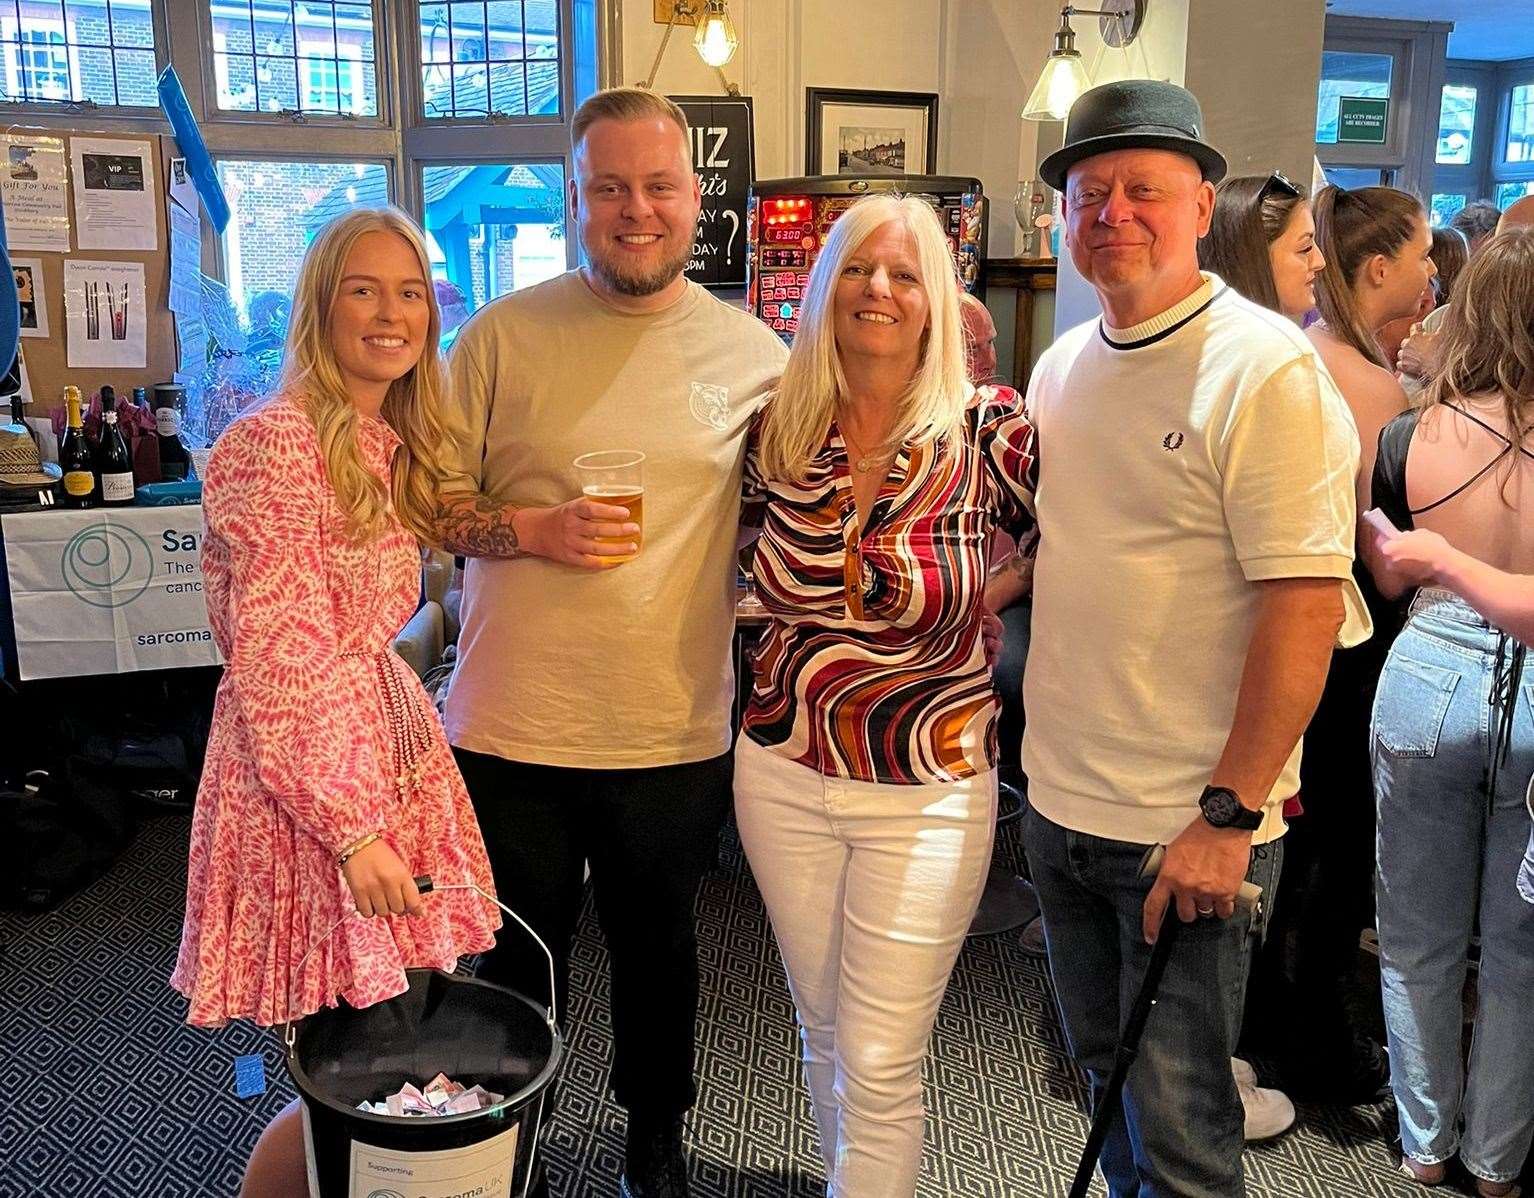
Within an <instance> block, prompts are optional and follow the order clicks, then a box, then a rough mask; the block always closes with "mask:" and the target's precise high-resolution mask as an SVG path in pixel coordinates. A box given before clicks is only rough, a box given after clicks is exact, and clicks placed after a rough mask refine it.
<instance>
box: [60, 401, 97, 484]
mask: <svg viewBox="0 0 1534 1198" xmlns="http://www.w3.org/2000/svg"><path fill="white" fill-rule="evenodd" d="M64 407H65V409H66V410H67V411H68V413H69V425H68V427H67V428H65V430H64V440H63V441H61V442H60V443H59V468H60V469H61V470H63V472H64V496H63V506H64V507H95V506H96V471H95V469H94V467H93V465H92V462H91V447H90V446H89V445H87V444H86V443H85V421H84V419H83V418H82V417H81V415H80V388H78V387H65V388H64Z"/></svg>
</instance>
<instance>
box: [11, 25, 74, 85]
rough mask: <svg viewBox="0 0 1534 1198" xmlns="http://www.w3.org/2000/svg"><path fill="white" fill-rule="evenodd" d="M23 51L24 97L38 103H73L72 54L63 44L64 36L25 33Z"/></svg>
mask: <svg viewBox="0 0 1534 1198" xmlns="http://www.w3.org/2000/svg"><path fill="white" fill-rule="evenodd" d="M20 49H21V53H20V58H21V71H20V76H21V77H20V80H19V89H20V91H21V94H22V95H24V96H27V97H28V98H31V99H38V100H68V99H70V94H69V78H70V72H69V51H68V49H67V48H66V47H65V44H64V34H63V32H62V31H61V30H58V29H23V30H22V31H21V46H20ZM13 86H16V85H15V84H13Z"/></svg>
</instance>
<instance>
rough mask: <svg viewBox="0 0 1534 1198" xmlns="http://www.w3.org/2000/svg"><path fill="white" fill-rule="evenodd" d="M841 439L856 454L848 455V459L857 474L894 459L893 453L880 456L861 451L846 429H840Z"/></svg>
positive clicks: (886, 463)
mask: <svg viewBox="0 0 1534 1198" xmlns="http://www.w3.org/2000/svg"><path fill="white" fill-rule="evenodd" d="M842 440H843V441H844V442H845V443H846V445H847V448H848V449H850V450H852V452H853V453H855V454H857V457H855V458H852V457H850V456H849V460H850V461H851V462H852V468H853V469H854V470H856V471H857V472H858V473H859V474H867V473H868V472H869V471H870V470H872V469H874V468H875V467H876V466H887V465H888V464H889V463H890V462H892V461H894V460H895V455H894V454H893V453H886V454H883V455H880V456H876V455H874V454H871V453H863V452H862V451H861V450H859V449H858V447H857V443H856V442H855V441H854V440H853V439H852V438H851V437H850V436H849V435H848V434H847V430H846V429H842Z"/></svg>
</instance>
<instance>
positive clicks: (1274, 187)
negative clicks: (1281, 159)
mask: <svg viewBox="0 0 1534 1198" xmlns="http://www.w3.org/2000/svg"><path fill="white" fill-rule="evenodd" d="M1274 192H1279V193H1281V194H1283V195H1289V196H1293V197H1294V198H1295V199H1300V198H1301V197H1302V196H1303V195H1304V194H1305V193H1304V192H1303V191H1301V190H1300V189H1299V186H1298V185H1297V184H1296V183H1294V182H1293V181H1292V180H1291V179H1290V178H1289V176H1288V175H1286V174H1284V172H1283V171H1274V172H1273V173H1272V174H1271V175H1269V176H1268V181H1267V182H1266V183H1264V184H1263V185H1262V190H1261V191H1259V192H1258V193H1257V198H1258V199H1259V200H1264V199H1266V198H1267V197H1268V196H1270V195H1272V194H1273V193H1274Z"/></svg>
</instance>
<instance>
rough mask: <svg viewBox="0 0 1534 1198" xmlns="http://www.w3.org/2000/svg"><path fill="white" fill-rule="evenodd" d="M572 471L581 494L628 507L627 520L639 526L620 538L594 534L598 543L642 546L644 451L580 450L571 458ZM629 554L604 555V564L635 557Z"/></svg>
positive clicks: (635, 555) (635, 554)
mask: <svg viewBox="0 0 1534 1198" xmlns="http://www.w3.org/2000/svg"><path fill="white" fill-rule="evenodd" d="M575 474H576V477H577V478H578V479H579V480H580V484H581V494H582V495H584V496H585V497H586V498H587V499H590V500H592V501H593V502H594V503H605V504H607V505H608V506H610V507H625V508H628V511H629V516H628V523H631V524H637V525H639V531H638V532H637V533H633V534H632V535H630V534H627V533H626V534H624V535H623V536H620V537H598V538H597V543H598V544H600V545H622V546H624V547H627V546H629V545H637V546H639V547H640V548H641V549H642V548H643V547H644V454H642V453H640V452H639V451H638V450H637V449H603V450H599V451H598V452H596V453H583V454H581V456H580V457H578V458H576V459H575ZM638 556H639V553H638V550H636V551H635V552H633V553H622V554H614V555H613V556H611V557H606V556H604V558H603V560H604V561H605V562H607V564H608V565H611V566H618V565H622V564H623V563H624V562H627V561H632V560H633V559H634V558H636V557H638Z"/></svg>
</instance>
